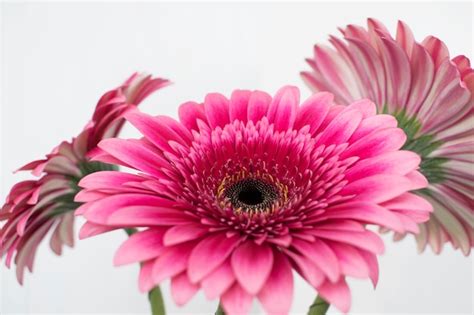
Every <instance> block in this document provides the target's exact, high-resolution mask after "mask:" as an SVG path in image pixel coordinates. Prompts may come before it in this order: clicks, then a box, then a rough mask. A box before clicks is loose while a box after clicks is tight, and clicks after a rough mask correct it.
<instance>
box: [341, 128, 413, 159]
mask: <svg viewBox="0 0 474 315" xmlns="http://www.w3.org/2000/svg"><path fill="white" fill-rule="evenodd" d="M406 138H407V137H406V135H405V132H403V130H402V129H399V128H386V129H383V130H377V131H374V132H372V133H370V134H368V135H367V136H365V137H362V138H360V139H359V140H357V141H355V142H354V143H352V144H351V145H350V146H349V147H348V148H347V150H345V151H344V152H343V153H342V154H341V157H342V158H344V157H350V156H358V157H360V158H361V159H367V158H369V157H373V156H376V155H378V154H382V153H385V152H392V151H396V150H398V149H400V148H401V147H402V145H403V144H404V143H405V141H406Z"/></svg>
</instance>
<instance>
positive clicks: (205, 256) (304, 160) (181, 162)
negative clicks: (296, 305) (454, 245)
mask: <svg viewBox="0 0 474 315" xmlns="http://www.w3.org/2000/svg"><path fill="white" fill-rule="evenodd" d="M375 112H376V108H375V105H374V104H373V103H371V102H369V101H365V100H364V101H359V102H356V103H354V104H352V105H350V106H348V107H346V106H339V105H334V104H333V96H332V95H331V94H329V93H320V94H316V95H314V96H312V97H311V98H309V99H308V100H306V101H305V102H304V103H303V104H302V105H301V106H299V91H298V89H297V88H295V87H285V88H283V89H281V90H280V91H279V92H278V93H277V94H276V96H275V97H274V98H272V97H271V96H270V95H268V94H266V93H264V92H260V91H254V92H251V91H243V90H237V91H235V92H234V93H232V96H231V98H230V100H228V99H227V98H226V97H224V96H223V95H220V94H208V95H207V96H206V98H205V101H204V104H197V103H194V102H189V103H185V104H183V105H181V107H180V109H179V118H180V121H179V122H178V121H176V120H174V119H172V118H169V117H166V116H157V117H152V116H148V115H145V114H142V113H139V112H138V111H131V112H129V113H127V115H126V119H127V120H128V121H129V122H131V123H132V124H133V125H134V126H135V127H136V128H137V129H138V130H139V131H140V132H141V133H142V134H143V136H144V137H143V138H141V139H131V140H121V139H109V140H104V141H102V142H100V144H99V148H100V149H101V151H98V152H97V154H96V155H95V157H94V159H95V160H98V161H101V162H103V163H117V164H120V165H123V166H126V167H128V168H131V169H135V170H137V171H138V174H130V173H124V172H119V171H105V172H97V173H94V174H91V175H89V176H87V177H86V178H84V179H83V180H82V181H81V182H80V186H81V187H83V188H84V189H83V190H82V191H81V192H80V193H79V194H78V195H77V198H76V200H78V201H80V202H87V203H85V204H84V205H83V206H81V207H80V208H79V209H78V210H77V211H76V213H77V214H82V215H84V217H85V218H86V219H87V223H86V224H85V225H84V226H83V228H82V230H81V232H80V235H81V237H87V236H91V235H96V234H99V233H101V232H105V231H109V230H111V229H118V228H130V227H140V228H143V229H141V230H140V232H138V233H136V234H134V235H132V236H131V237H130V238H129V239H128V240H127V241H125V243H123V244H122V246H121V247H120V249H119V250H118V252H117V253H116V256H115V264H116V265H123V264H129V263H137V262H140V263H141V264H142V268H141V272H140V276H139V287H140V289H141V290H142V291H144V292H146V291H149V290H150V289H151V288H152V287H153V286H155V285H156V284H159V283H160V282H162V281H163V280H165V279H167V278H171V291H172V296H173V298H174V300H175V302H176V303H177V304H179V305H182V304H185V303H186V302H187V301H188V300H189V299H190V298H191V297H192V296H193V295H194V294H195V293H196V292H197V291H198V290H199V289H202V290H203V291H204V293H205V295H206V296H207V298H209V299H216V298H220V300H221V303H222V306H223V308H224V310H225V312H226V314H229V315H232V314H246V313H248V311H249V308H250V306H251V303H252V300H253V299H254V298H257V299H258V300H259V301H260V303H261V305H262V306H263V308H264V310H265V311H266V312H268V313H270V314H287V313H288V312H289V310H290V306H291V301H292V295H293V272H292V270H293V269H294V270H296V271H297V272H298V273H299V274H300V275H301V276H302V277H303V278H304V279H306V281H307V282H308V283H310V284H311V285H312V286H313V287H314V288H316V290H317V291H318V292H319V293H320V294H321V295H322V296H323V297H324V298H325V299H327V300H328V301H329V302H331V303H333V304H334V305H335V306H336V307H338V308H339V309H340V310H342V311H344V312H347V311H348V310H349V307H350V293H349V288H348V286H347V284H346V281H345V277H346V276H353V277H358V278H370V279H372V281H373V282H374V283H375V282H377V278H378V267H377V259H376V255H377V254H380V253H382V251H383V248H384V246H383V243H382V241H381V239H380V238H379V236H377V234H375V233H373V232H371V231H370V230H368V229H367V228H366V224H376V225H379V226H384V227H387V228H390V229H393V230H395V231H398V232H405V231H412V232H416V231H418V228H417V223H419V222H423V221H425V220H427V219H428V217H429V211H431V207H430V204H429V203H428V202H426V201H425V200H424V199H423V198H421V197H419V196H417V195H414V194H412V193H410V192H409V191H410V190H413V189H420V188H424V187H426V185H427V182H426V180H425V178H424V177H423V176H422V175H421V174H420V173H419V172H418V171H417V168H418V164H419V162H420V158H419V157H418V155H416V154H415V153H413V152H409V151H400V150H399V149H400V147H401V146H402V145H403V143H405V140H406V136H405V134H404V132H403V131H402V130H401V129H399V128H397V127H396V124H397V122H396V120H395V118H393V117H392V116H389V115H376V113H375Z"/></svg>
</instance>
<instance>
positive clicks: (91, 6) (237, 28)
mask: <svg viewBox="0 0 474 315" xmlns="http://www.w3.org/2000/svg"><path fill="white" fill-rule="evenodd" d="M369 16H372V17H376V18H378V19H380V20H381V21H383V22H384V23H385V24H386V25H387V26H388V27H389V29H390V30H392V31H394V30H395V25H396V20H397V19H403V20H404V21H406V22H407V23H408V24H409V25H411V27H412V28H413V30H414V33H415V36H416V38H417V39H418V40H421V39H423V38H424V36H426V35H428V34H434V35H436V36H438V37H440V38H441V39H443V40H444V41H445V42H446V44H447V45H448V47H449V48H450V50H451V52H452V54H453V55H455V54H461V53H462V54H466V55H467V56H469V57H471V58H472V38H473V32H472V20H473V12H472V3H469V2H465V3H454V2H452V3H433V2H424V3H417V4H412V3H397V4H395V3H391V4H390V3H383V4H380V3H373V2H372V3H356V2H351V3H336V2H332V3H304V4H272V3H265V4H250V3H241V4H219V3H209V4H198V3H195V4H186V3H178V4H176V3H175V4H165V3H162V4H157V3H141V4H127V3H107V4H104V3H102V4H98V3H81V4H77V3H76V4H72V3H44V4H22V3H14V2H7V3H3V4H2V7H1V19H2V41H1V44H2V47H1V53H2V61H1V80H2V84H1V88H2V89H1V93H2V98H1V101H2V103H1V111H2V116H1V140H2V142H1V150H2V152H1V155H0V156H1V176H0V178H1V185H2V187H1V196H0V197H1V200H2V201H3V200H4V198H5V194H6V193H7V192H8V190H9V189H10V187H11V186H12V185H13V184H14V183H15V182H16V181H18V180H20V179H24V178H27V177H28V174H17V175H15V176H14V175H12V174H11V171H12V170H14V169H16V168H17V167H18V166H20V165H22V164H24V163H26V162H28V161H30V160H32V159H36V158H38V157H41V156H43V155H44V154H45V153H47V152H49V151H50V149H51V148H52V147H53V146H55V145H56V144H58V143H59V142H60V141H61V140H63V139H69V138H70V137H72V136H73V135H75V134H77V133H78V132H79V131H80V129H81V128H82V126H83V125H84V124H85V122H86V121H87V120H88V119H89V117H90V114H91V113H92V110H93V107H94V105H95V102H96V101H97V99H98V98H99V96H100V95H101V94H102V93H103V92H104V91H106V90H107V89H109V88H112V87H114V86H116V85H118V84H119V83H120V82H121V81H122V80H124V79H125V78H126V77H127V76H128V75H129V74H131V73H132V72H133V71H135V70H141V71H148V72H151V73H153V74H155V75H158V76H163V77H166V78H169V79H171V80H173V81H174V82H175V84H174V85H173V86H172V87H169V88H167V89H166V90H162V91H160V92H158V93H157V94H155V95H154V96H152V97H150V98H149V99H148V100H147V101H146V102H145V103H144V104H143V106H141V108H142V110H143V111H145V112H149V113H155V114H157V113H162V114H163V113H164V114H169V115H172V116H176V109H177V106H178V105H179V104H180V103H182V102H184V101H187V100H202V99H203V97H204V95H205V93H208V92H214V91H219V92H222V93H225V94H227V95H229V94H230V92H231V91H232V90H233V89H235V88H249V89H263V90H267V91H269V92H270V93H274V92H275V91H276V89H277V88H279V87H280V86H282V85H284V84H293V85H297V86H299V87H300V88H301V90H302V95H303V97H306V96H308V95H309V90H308V89H307V88H306V87H305V86H304V84H303V83H302V81H301V80H300V78H299V75H298V73H299V71H300V70H303V69H307V66H306V65H305V63H304V60H303V59H304V57H308V56H310V55H311V54H312V46H313V44H314V43H316V42H326V40H327V36H328V34H330V33H333V34H334V33H337V30H336V27H338V26H342V25H345V24H348V23H357V24H363V23H364V21H365V18H366V17H369ZM135 135H136V132H135V131H133V130H132V129H131V128H127V129H126V130H125V131H124V136H127V137H130V136H135ZM77 226H78V225H77ZM123 240H125V235H124V233H121V232H115V233H112V234H109V235H104V236H101V237H97V238H95V239H90V240H85V241H80V242H78V243H77V245H76V247H75V249H74V250H66V251H65V253H64V254H63V256H62V257H60V258H59V257H56V256H54V254H53V253H52V252H51V251H50V249H49V248H48V247H47V244H43V245H42V246H41V247H40V250H39V253H38V256H37V259H36V264H35V272H34V274H33V275H29V274H28V275H27V276H26V283H25V285H24V286H23V287H20V286H19V285H18V284H17V283H16V280H15V277H14V270H8V269H6V268H4V267H3V266H2V267H0V298H1V300H0V314H11V313H140V314H144V313H147V312H148V304H147V300H146V296H145V295H141V294H139V293H138V290H137V284H136V283H137V271H138V268H137V266H129V267H121V268H114V267H112V257H113V253H114V251H115V249H116V248H117V247H118V245H119V244H120V243H121V242H122V241H123ZM386 241H387V250H386V253H385V255H384V256H383V257H381V258H380V269H381V276H380V282H379V286H378V288H377V290H375V291H374V290H373V289H372V287H371V285H370V284H369V282H368V281H351V282H350V283H351V287H352V292H353V306H352V312H353V313H360V314H362V313H363V314H368V313H373V314H376V313H377V314H381V313H403V314H405V313H417V314H418V313H423V314H434V313H443V314H455V313H462V314H471V313H472V311H473V309H472V296H473V289H472V282H473V278H472V277H473V272H472V258H471V257H470V258H465V257H464V256H462V255H461V253H460V252H455V251H453V250H452V249H451V248H450V247H446V248H445V250H444V252H443V253H442V255H440V256H435V255H433V254H432V252H431V251H427V252H426V253H424V254H423V255H418V254H417V253H416V247H415V244H414V242H413V240H412V239H411V238H410V239H407V240H405V241H403V242H401V243H396V244H394V243H392V242H391V240H390V238H389V237H386ZM163 289H164V292H165V299H166V302H167V308H168V310H169V314H177V313H182V314H184V313H188V314H189V313H192V314H198V313H200V314H212V313H213V311H214V310H215V306H216V303H215V302H207V301H206V300H205V299H204V297H203V295H202V294H199V295H197V296H196V297H195V298H194V299H193V300H192V302H190V303H189V304H188V305H187V306H186V307H184V308H177V307H176V306H174V305H173V303H172V301H171V299H170V295H169V287H168V284H166V285H164V287H163ZM313 297H314V292H313V291H312V290H311V289H310V288H309V286H307V285H306V284H304V283H303V281H301V280H300V279H298V280H297V281H296V288H295V297H294V302H293V312H294V314H303V313H305V311H306V309H307V306H308V305H309V304H310V302H311V301H312V299H313ZM254 310H255V314H257V313H258V312H259V311H260V309H259V307H258V306H257V305H255V307H254ZM260 312H261V311H260ZM331 312H336V311H335V310H334V309H332V310H331Z"/></svg>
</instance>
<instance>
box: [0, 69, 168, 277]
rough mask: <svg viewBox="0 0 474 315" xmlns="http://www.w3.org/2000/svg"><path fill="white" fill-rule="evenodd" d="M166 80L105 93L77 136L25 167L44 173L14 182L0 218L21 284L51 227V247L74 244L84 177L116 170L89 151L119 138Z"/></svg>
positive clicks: (1, 244)
mask: <svg viewBox="0 0 474 315" xmlns="http://www.w3.org/2000/svg"><path fill="white" fill-rule="evenodd" d="M167 84H168V81H167V80H163V79H152V78H151V77H150V76H146V75H138V74H135V75H133V76H132V77H130V78H129V79H128V80H127V81H126V82H125V83H124V84H123V85H121V86H119V87H118V88H116V89H114V90H111V91H109V92H107V93H106V94H105V95H104V96H102V98H101V99H100V100H99V102H98V104H97V106H96V109H95V111H94V115H93V117H92V120H91V121H90V122H89V124H87V126H86V127H85V128H84V130H83V131H82V132H81V133H80V134H79V136H78V137H77V138H73V139H72V141H70V142H66V141H64V142H62V143H61V144H60V145H59V146H58V147H56V148H55V149H54V150H53V151H52V152H51V153H50V154H48V155H47V156H46V158H45V159H42V160H37V161H33V162H31V163H29V164H27V165H25V166H23V167H22V168H20V170H31V171H32V173H33V174H34V175H35V176H38V177H40V178H39V179H34V180H27V181H23V182H20V183H18V184H16V185H15V186H13V188H12V189H11V191H10V194H9V195H8V196H7V198H6V202H5V205H4V206H3V207H2V208H1V210H0V221H6V222H5V223H4V225H3V227H2V228H1V229H0V257H2V256H4V255H6V265H7V267H10V265H11V262H12V259H13V257H15V258H14V263H15V264H16V266H17V268H16V274H17V278H18V281H19V282H20V283H22V282H23V275H24V270H25V268H28V269H29V270H30V271H32V268H33V261H34V257H35V254H36V250H37V248H38V245H39V244H40V242H41V241H42V240H43V239H44V238H45V236H46V234H47V233H48V232H49V231H50V230H53V232H52V236H51V240H50V246H51V249H52V250H53V251H54V252H55V253H56V254H58V255H60V254H61V251H62V246H63V245H67V246H71V247H72V246H73V244H74V236H73V235H74V232H73V231H74V230H73V224H74V212H73V210H75V209H76V208H77V207H78V206H79V205H80V204H79V203H77V202H74V197H75V195H76V193H77V192H78V191H79V187H78V186H77V183H78V182H79V180H80V179H81V178H82V177H84V176H85V175H86V174H89V173H92V172H95V171H101V170H112V169H115V167H114V166H113V165H110V164H104V163H99V162H91V161H90V160H89V158H88V154H89V153H90V152H92V151H93V150H94V149H96V147H97V143H98V142H99V141H100V140H102V139H105V138H110V137H115V136H117V134H118V133H119V131H120V129H121V127H122V125H123V123H124V122H125V120H124V119H123V115H124V114H125V113H126V112H128V111H129V110H131V109H133V108H135V107H136V105H138V104H139V103H140V102H141V101H142V100H143V99H144V98H145V97H146V96H148V95H149V94H150V93H152V92H153V91H155V90H157V89H160V88H161V87H163V86H165V85H167ZM15 254H16V255H15Z"/></svg>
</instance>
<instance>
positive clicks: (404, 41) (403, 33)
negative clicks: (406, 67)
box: [396, 21, 415, 57]
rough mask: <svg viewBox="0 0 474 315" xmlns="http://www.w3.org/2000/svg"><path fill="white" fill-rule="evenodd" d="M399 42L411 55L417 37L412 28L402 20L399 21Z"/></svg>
mask: <svg viewBox="0 0 474 315" xmlns="http://www.w3.org/2000/svg"><path fill="white" fill-rule="evenodd" d="M396 40H397V43H398V44H399V45H400V46H401V47H402V48H403V49H404V50H405V52H406V54H407V55H408V56H409V57H410V56H411V52H412V49H413V45H414V44H415V38H414V36H413V33H412V31H411V29H410V28H409V27H408V25H406V24H405V23H404V22H402V21H398V24H397V38H396Z"/></svg>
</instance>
